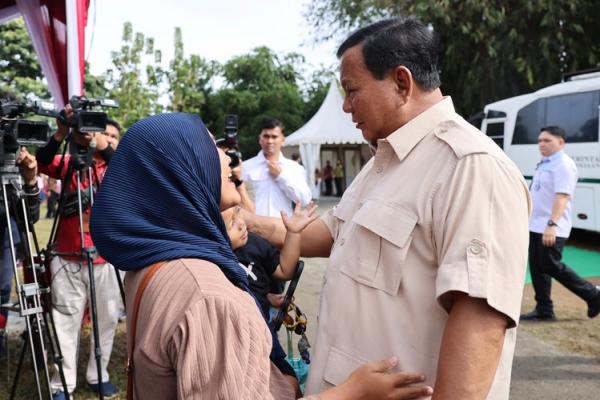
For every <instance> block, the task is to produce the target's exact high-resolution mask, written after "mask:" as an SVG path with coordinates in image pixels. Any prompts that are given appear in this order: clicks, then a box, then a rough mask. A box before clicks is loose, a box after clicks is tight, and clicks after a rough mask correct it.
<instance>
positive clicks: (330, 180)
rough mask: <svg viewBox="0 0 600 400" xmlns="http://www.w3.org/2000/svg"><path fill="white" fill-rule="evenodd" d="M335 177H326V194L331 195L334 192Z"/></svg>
mask: <svg viewBox="0 0 600 400" xmlns="http://www.w3.org/2000/svg"><path fill="white" fill-rule="evenodd" d="M332 183H333V178H325V196H331V192H333V185H332Z"/></svg>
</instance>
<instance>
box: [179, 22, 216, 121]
mask: <svg viewBox="0 0 600 400" xmlns="http://www.w3.org/2000/svg"><path fill="white" fill-rule="evenodd" d="M220 70H221V66H220V65H219V63H218V62H216V61H206V60H205V59H204V58H202V57H200V56H198V55H195V54H194V55H191V56H190V57H189V58H185V55H184V51H183V40H182V37H181V29H180V28H175V54H174V56H173V60H171V63H170V68H169V72H168V73H167V82H168V84H169V97H170V104H169V107H168V109H169V110H170V111H178V112H189V113H196V114H201V112H202V109H203V106H204V105H205V103H206V101H207V98H208V97H209V96H210V95H211V94H212V81H213V79H214V78H215V77H216V76H217V75H218V74H219V72H220Z"/></svg>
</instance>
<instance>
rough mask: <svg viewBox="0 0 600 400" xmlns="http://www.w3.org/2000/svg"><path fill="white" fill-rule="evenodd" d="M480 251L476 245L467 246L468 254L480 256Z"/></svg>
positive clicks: (479, 247)
mask: <svg viewBox="0 0 600 400" xmlns="http://www.w3.org/2000/svg"><path fill="white" fill-rule="evenodd" d="M481 250H482V248H481V246H480V245H478V244H472V245H470V246H469V252H470V253H471V254H475V255H477V254H480V253H481Z"/></svg>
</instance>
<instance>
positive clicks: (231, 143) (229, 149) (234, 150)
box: [216, 114, 242, 168]
mask: <svg viewBox="0 0 600 400" xmlns="http://www.w3.org/2000/svg"><path fill="white" fill-rule="evenodd" d="M237 132H238V117H237V115H235V114H227V115H225V137H224V138H221V139H217V142H216V143H217V147H225V148H226V149H225V154H227V155H228V156H229V158H230V159H231V162H230V163H229V166H230V167H231V168H235V167H237V166H238V165H240V161H241V160H242V153H241V152H240V149H239V147H238V143H237Z"/></svg>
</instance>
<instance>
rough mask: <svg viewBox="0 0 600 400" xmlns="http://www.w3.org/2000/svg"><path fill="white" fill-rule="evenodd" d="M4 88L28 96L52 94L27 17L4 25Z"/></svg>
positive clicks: (0, 39)
mask: <svg viewBox="0 0 600 400" xmlns="http://www.w3.org/2000/svg"><path fill="white" fill-rule="evenodd" d="M0 91H3V92H6V93H10V94H12V95H14V96H16V97H17V98H21V99H24V98H25V97H26V96H27V95H34V96H36V97H40V98H49V97H50V93H49V92H48V87H47V86H46V83H45V82H44V76H43V74H42V70H41V68H40V65H39V63H38V59H37V54H36V53H35V50H34V49H33V45H32V43H31V39H30V38H29V33H28V32H27V30H26V29H25V23H24V22H23V19H21V18H19V19H16V20H14V21H10V22H7V23H5V24H0Z"/></svg>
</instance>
